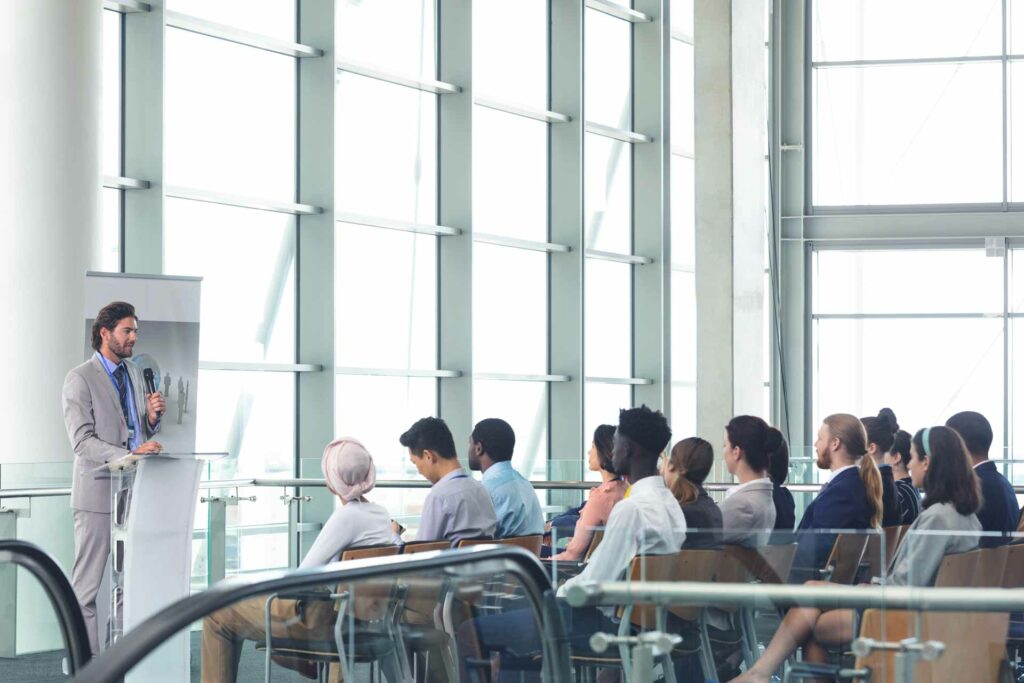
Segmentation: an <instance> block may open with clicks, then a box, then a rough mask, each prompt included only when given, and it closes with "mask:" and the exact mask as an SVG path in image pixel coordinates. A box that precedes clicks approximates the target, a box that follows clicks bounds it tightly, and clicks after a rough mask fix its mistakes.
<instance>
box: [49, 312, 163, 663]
mask: <svg viewBox="0 0 1024 683" xmlns="http://www.w3.org/2000/svg"><path fill="white" fill-rule="evenodd" d="M138 332H139V326H138V318H136V316H135V307H134V306H132V305H131V304H128V303H124V302H123V301H115V302H113V303H110V304H108V305H106V306H104V307H103V309H102V310H100V312H99V313H97V314H96V321H95V322H94V323H93V326H92V348H93V349H94V350H95V353H94V354H93V356H92V358H90V359H89V360H87V361H86V362H85V363H82V364H81V365H79V366H78V367H76V368H74V369H73V370H72V371H71V372H69V373H68V376H67V378H66V379H65V380H64V390H63V392H62V403H63V407H64V425H65V427H66V428H67V431H68V438H69V439H70V440H71V447H72V448H73V449H74V452H75V467H74V476H73V478H72V480H71V509H72V511H73V512H74V519H75V564H74V569H73V570H72V574H71V583H72V585H73V586H74V589H75V595H76V596H77V597H78V602H79V604H80V605H81V607H82V614H83V616H84V617H85V625H86V630H87V631H88V634H89V644H90V646H91V647H92V651H93V653H96V652H97V651H98V650H99V637H98V635H97V625H96V594H97V593H98V592H99V588H100V581H101V580H102V578H103V569H104V566H105V565H106V561H107V556H108V555H109V553H110V480H109V479H97V478H96V475H95V473H94V471H95V470H96V469H97V468H98V467H101V466H103V465H105V464H107V463H109V462H110V461H112V460H117V459H118V458H121V457H123V456H125V455H128V454H129V453H133V454H136V455H146V454H149V453H159V452H160V450H161V446H160V444H159V443H157V442H156V441H150V440H149V439H150V438H151V437H152V436H153V435H154V434H156V432H158V431H159V430H160V415H161V414H162V413H163V411H164V410H165V408H166V405H165V403H164V398H163V396H162V395H161V394H160V392H156V393H152V394H148V395H147V394H146V393H145V382H144V380H143V377H142V370H140V369H139V367H138V366H137V365H135V364H134V363H132V362H131V361H130V360H128V359H129V358H131V355H132V348H133V347H134V346H135V341H136V339H137V337H138Z"/></svg>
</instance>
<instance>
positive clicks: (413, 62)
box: [335, 0, 437, 78]
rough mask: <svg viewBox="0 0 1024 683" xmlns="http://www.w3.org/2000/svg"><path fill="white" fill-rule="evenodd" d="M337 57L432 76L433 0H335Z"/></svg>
mask: <svg viewBox="0 0 1024 683" xmlns="http://www.w3.org/2000/svg"><path fill="white" fill-rule="evenodd" d="M335 11H336V12H337V13H338V14H337V17H336V21H337V49H338V58H339V59H345V60H351V61H353V62H361V63H364V64H372V65H374V66H379V67H382V68H385V69H391V70H394V71H398V72H400V73H404V74H409V75H413V76H421V77H423V78H434V76H435V74H436V71H437V68H436V66H435V56H434V53H435V50H436V47H435V43H434V3H433V0H388V2H365V0H338V2H337V8H336V10H335Z"/></svg>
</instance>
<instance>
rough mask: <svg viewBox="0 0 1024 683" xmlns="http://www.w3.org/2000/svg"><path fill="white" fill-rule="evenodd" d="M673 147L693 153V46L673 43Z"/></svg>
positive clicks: (676, 41) (675, 41)
mask: <svg viewBox="0 0 1024 683" xmlns="http://www.w3.org/2000/svg"><path fill="white" fill-rule="evenodd" d="M671 68H672V147H673V148H676V147H682V148H683V149H685V150H687V151H689V152H693V87H694V86H693V79H694V74H693V46H692V45H687V44H686V43H683V42H680V41H678V40H674V41H672V67H671Z"/></svg>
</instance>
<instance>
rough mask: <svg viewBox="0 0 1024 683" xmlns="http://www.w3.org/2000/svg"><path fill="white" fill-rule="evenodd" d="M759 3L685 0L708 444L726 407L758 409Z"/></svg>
mask: <svg viewBox="0 0 1024 683" xmlns="http://www.w3.org/2000/svg"><path fill="white" fill-rule="evenodd" d="M763 13H764V5H763V3H762V2H755V1H753V0H697V2H696V3H695V5H694V67H695V86H696V102H695V118H696V121H695V126H696V141H695V142H696V146H695V150H696V213H697V224H696V236H697V433H698V434H699V435H700V436H702V437H704V438H705V439H708V440H709V441H710V442H711V443H713V444H719V443H721V439H722V426H723V425H724V424H725V423H726V422H727V421H728V420H729V418H730V417H732V416H733V415H735V414H740V413H749V414H754V415H760V414H762V412H763V410H764V407H763V394H764V390H763V381H764V378H763V369H762V366H763V353H764V351H763V345H764V340H763V336H764V335H763V330H762V326H763V322H762V314H763V305H764V304H763V301H764V296H763V289H764V285H763V279H764V276H763V271H764V266H763V262H764V135H765V109H764V106H765V99H764V98H765V79H764V39H765V36H764V14H763ZM715 475H717V476H723V474H722V472H716V473H715ZM713 476H714V475H713Z"/></svg>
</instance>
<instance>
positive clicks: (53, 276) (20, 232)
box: [0, 0, 102, 465]
mask: <svg viewBox="0 0 1024 683" xmlns="http://www.w3.org/2000/svg"><path fill="white" fill-rule="evenodd" d="M101 12H102V2H100V0H88V1H82V0H6V1H5V2H0V92H2V93H4V97H3V99H2V101H0V150H3V154H2V160H0V234H2V236H3V241H2V245H3V246H2V247H0V314H2V316H3V320H4V321H5V322H6V327H7V331H6V333H5V334H3V335H0V337H2V341H0V351H2V357H3V358H4V361H3V362H2V363H0V387H2V388H0V433H2V434H4V435H5V437H6V439H7V444H8V445H7V447H6V448H3V449H0V465H2V464H4V463H11V462H47V461H60V460H64V461H67V460H70V459H71V457H72V456H71V448H70V446H69V445H68V438H67V435H66V433H65V431H64V420H63V417H62V414H61V404H60V392H61V387H62V386H63V383H64V376H65V374H66V373H67V371H68V370H69V369H70V368H71V367H73V366H74V365H77V364H78V363H81V362H82V355H83V345H84V336H83V335H84V331H83V318H82V306H83V300H82V282H83V278H84V276H85V271H86V270H87V269H88V268H89V267H90V265H91V261H92V255H93V254H94V253H95V251H96V250H95V248H94V240H95V239H97V236H98V234H99V225H100V188H101V184H102V182H101V181H102V176H101V170H100V87H101V63H102V62H101V57H100V44H101V39H102V21H101V20H102V16H101Z"/></svg>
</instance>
